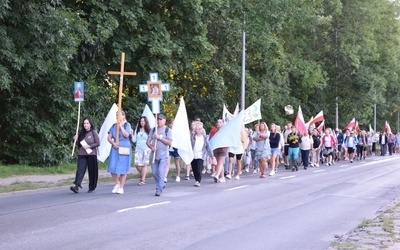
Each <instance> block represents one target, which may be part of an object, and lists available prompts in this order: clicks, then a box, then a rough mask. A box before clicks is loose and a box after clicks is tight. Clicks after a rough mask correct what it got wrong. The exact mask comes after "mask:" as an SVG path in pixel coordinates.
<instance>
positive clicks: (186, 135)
mask: <svg viewBox="0 0 400 250" xmlns="http://www.w3.org/2000/svg"><path fill="white" fill-rule="evenodd" d="M172 137H173V138H172V144H171V146H172V147H174V148H177V149H178V154H179V156H180V157H181V159H182V160H183V161H184V162H185V164H190V163H191V162H192V160H193V157H194V156H193V149H192V143H191V141H190V130H189V121H188V118H187V113H186V106H185V101H184V100H183V97H182V98H181V101H180V105H179V109H178V112H177V113H176V116H175V120H174V125H173V127H172Z"/></svg>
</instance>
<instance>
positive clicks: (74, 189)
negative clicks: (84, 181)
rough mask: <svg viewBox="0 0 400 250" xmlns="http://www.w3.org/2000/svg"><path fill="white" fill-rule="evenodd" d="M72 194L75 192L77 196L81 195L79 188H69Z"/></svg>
mask: <svg viewBox="0 0 400 250" xmlns="http://www.w3.org/2000/svg"><path fill="white" fill-rule="evenodd" d="M69 189H70V190H71V191H72V192H74V193H75V194H77V193H79V187H78V186H76V185H75V186H71V187H70V188H69Z"/></svg>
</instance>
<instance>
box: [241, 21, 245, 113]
mask: <svg viewBox="0 0 400 250" xmlns="http://www.w3.org/2000/svg"><path fill="white" fill-rule="evenodd" d="M245 26H246V21H245V20H243V28H242V29H243V31H242V32H243V34H242V99H241V102H240V108H241V110H245V109H246V107H245V92H246V80H245V77H246V72H245V71H246V31H245Z"/></svg>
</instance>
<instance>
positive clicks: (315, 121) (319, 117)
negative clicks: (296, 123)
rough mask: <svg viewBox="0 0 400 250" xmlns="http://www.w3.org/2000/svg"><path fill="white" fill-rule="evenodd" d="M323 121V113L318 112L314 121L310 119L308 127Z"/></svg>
mask: <svg viewBox="0 0 400 250" xmlns="http://www.w3.org/2000/svg"><path fill="white" fill-rule="evenodd" d="M324 120H325V118H324V111H322V110H321V111H319V113H318V114H317V115H316V116H315V117H314V119H312V121H311V122H310V125H309V126H310V127H311V126H312V125H313V124H315V123H317V122H322V121H324Z"/></svg>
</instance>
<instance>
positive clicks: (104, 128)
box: [97, 103, 118, 162]
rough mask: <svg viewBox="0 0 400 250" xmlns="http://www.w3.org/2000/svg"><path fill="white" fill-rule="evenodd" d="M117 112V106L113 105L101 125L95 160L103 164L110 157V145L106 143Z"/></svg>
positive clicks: (115, 120)
mask: <svg viewBox="0 0 400 250" xmlns="http://www.w3.org/2000/svg"><path fill="white" fill-rule="evenodd" d="M117 112H118V106H117V104H115V103H114V104H113V105H112V107H111V109H110V111H109V112H108V114H107V117H106V119H105V120H104V122H103V125H101V128H100V132H99V138H100V146H99V147H98V148H97V152H98V153H97V154H98V156H97V160H99V161H101V162H104V161H105V160H106V159H107V158H108V156H109V155H110V151H111V144H110V143H109V142H108V140H107V137H108V130H110V128H111V126H112V125H113V124H114V123H116V122H117Z"/></svg>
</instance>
